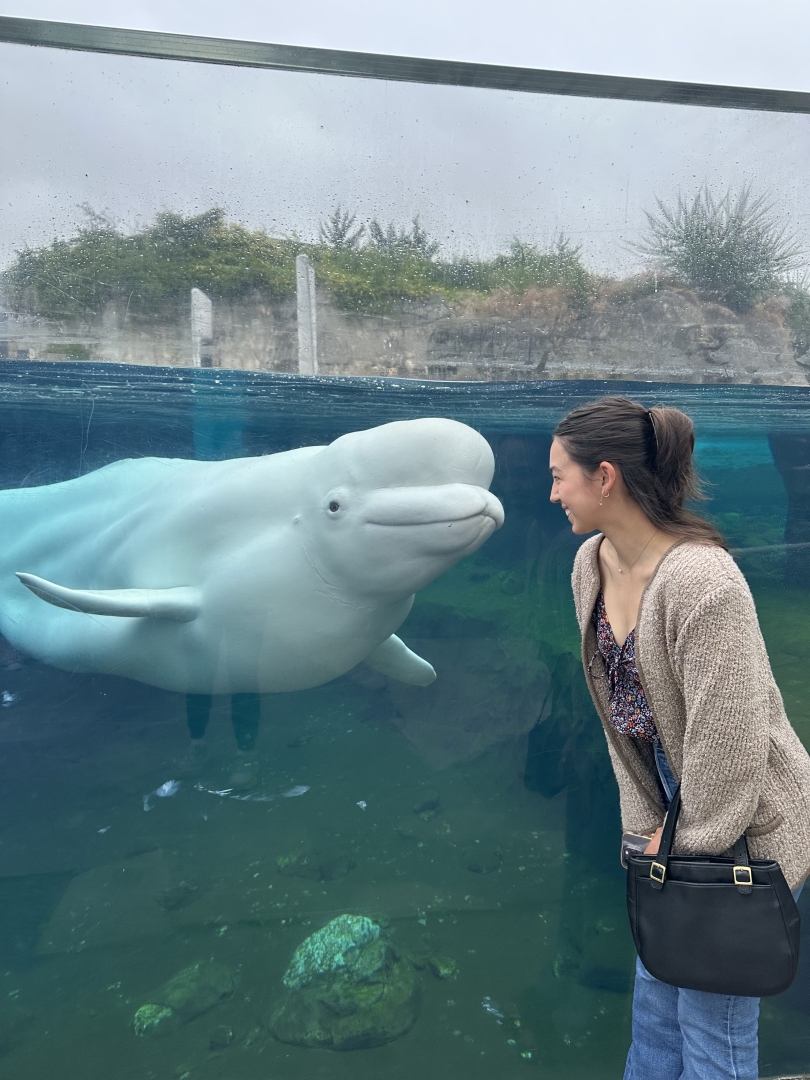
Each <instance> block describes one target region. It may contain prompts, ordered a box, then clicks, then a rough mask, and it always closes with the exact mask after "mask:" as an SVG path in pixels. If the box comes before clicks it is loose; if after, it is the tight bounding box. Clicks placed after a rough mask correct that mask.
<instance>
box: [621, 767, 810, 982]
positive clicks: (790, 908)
mask: <svg viewBox="0 0 810 1080" xmlns="http://www.w3.org/2000/svg"><path fill="white" fill-rule="evenodd" d="M680 809H681V794H680V788H678V789H677V790H676V791H675V795H674V796H673V799H672V802H671V804H670V807H669V812H668V813H667V817H666V821H665V822H664V829H663V833H662V835H661V843H660V846H659V849H658V854H657V855H630V856H628V859H627V910H628V913H629V915H630V927H631V930H632V932H633V940H634V941H635V943H636V949H637V950H638V954H639V956H640V957H641V962H642V964H643V965H644V967H645V968H646V969H647V971H649V973H650V974H651V975H654V976H655V978H656V979H660V980H661V981H662V982H665V983H670V984H671V985H673V986H680V987H683V988H685V989H689V990H708V991H710V992H711V993H713V994H737V995H741V996H743V997H765V996H767V995H769V994H779V993H781V992H782V991H783V990H786V989H787V988H788V987H789V986H790V984H791V983H792V982H793V979H794V977H795V975H796V966H797V964H798V962H799V933H800V929H801V918H800V916H799V911H798V908H797V907H796V901H795V900H794V899H793V896H792V894H791V892H790V889H789V887H788V884H787V882H786V881H785V876H784V874H783V873H782V871H781V869H780V867H779V863H777V862H775V861H774V860H773V859H753V860H752V859H750V858H749V857H748V844H747V842H746V839H745V836H744V835H743V836H741V837H740V839H739V840H738V841H737V843H736V844H735V845H734V858H733V859H729V858H722V857H720V856H716V855H673V854H671V852H672V841H673V837H674V835H675V826H676V825H677V823H678V814H679V813H680Z"/></svg>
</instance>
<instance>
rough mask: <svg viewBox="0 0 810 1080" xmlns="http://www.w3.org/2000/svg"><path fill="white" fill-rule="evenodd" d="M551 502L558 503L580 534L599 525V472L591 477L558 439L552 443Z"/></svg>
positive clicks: (550, 463) (590, 530)
mask: <svg viewBox="0 0 810 1080" xmlns="http://www.w3.org/2000/svg"><path fill="white" fill-rule="evenodd" d="M549 468H550V469H551V501H552V502H553V503H559V504H560V506H561V507H562V508H563V510H564V511H565V516H566V517H567V518H568V520H569V521H570V523H571V529H572V530H573V532H575V533H577V535H579V534H582V533H589V532H593V531H594V530H595V529H598V528H599V523H598V520H597V519H598V518H599V516H600V515H599V499H600V495H601V483H600V478H599V475H598V474H597V476H596V477H589V476H586V474H585V473H584V472H583V471H582V469H581V468H580V467H579V465H577V464H576V462H574V461H572V460H571V458H570V457H569V456H568V453H567V452H566V449H565V447H564V446H563V444H562V443H561V442H560V440H559V439H555V440H554V442H553V443H552V444H551V453H550V454H549Z"/></svg>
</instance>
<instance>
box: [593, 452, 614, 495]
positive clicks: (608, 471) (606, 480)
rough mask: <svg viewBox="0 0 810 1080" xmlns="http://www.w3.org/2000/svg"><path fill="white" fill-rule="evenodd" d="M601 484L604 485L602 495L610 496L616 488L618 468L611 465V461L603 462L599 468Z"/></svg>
mask: <svg viewBox="0 0 810 1080" xmlns="http://www.w3.org/2000/svg"><path fill="white" fill-rule="evenodd" d="M598 476H599V482H600V483H601V485H602V495H603V497H604V496H606V495H610V493H611V491H612V490H613V489H614V487H615V486H616V478H617V476H618V474H617V472H616V468H615V466H614V465H611V464H610V462H609V461H603V462H602V463H601V465H600V466H599V471H598Z"/></svg>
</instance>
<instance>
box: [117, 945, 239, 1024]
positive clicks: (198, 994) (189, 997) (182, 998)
mask: <svg viewBox="0 0 810 1080" xmlns="http://www.w3.org/2000/svg"><path fill="white" fill-rule="evenodd" d="M235 985H236V974H235V973H234V972H233V971H230V970H229V969H228V968H226V967H225V966H224V965H223V964H217V963H214V962H213V961H210V962H208V963H199V964H192V965H191V966H190V967H187V968H183V970H182V971H178V973H177V974H176V975H175V976H173V977H172V978H171V979H169V981H168V982H167V983H165V984H164V985H163V986H162V987H161V988H160V990H158V991H157V992H156V993H155V994H154V996H153V1000H152V1001H150V1002H148V1003H147V1004H145V1005H141V1007H140V1008H139V1009H138V1011H137V1012H136V1013H135V1016H134V1018H133V1021H132V1026H133V1028H134V1029H135V1034H136V1035H140V1036H143V1037H146V1036H157V1035H166V1034H168V1033H169V1032H172V1031H176V1030H177V1028H179V1027H181V1026H182V1025H183V1024H186V1023H188V1021H189V1020H193V1019H194V1018H195V1017H197V1016H200V1015H201V1014H202V1013H204V1012H208V1010H209V1009H212V1008H213V1007H214V1006H215V1005H216V1004H218V1003H219V1002H220V1001H222V1000H223V998H226V997H228V996H229V995H230V994H232V993H233V988H234V986H235Z"/></svg>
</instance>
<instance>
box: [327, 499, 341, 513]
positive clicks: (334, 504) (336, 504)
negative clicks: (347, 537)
mask: <svg viewBox="0 0 810 1080" xmlns="http://www.w3.org/2000/svg"><path fill="white" fill-rule="evenodd" d="M329 509H330V510H331V511H332V513H333V514H336V513H337V512H338V510H339V509H340V503H339V502H335V500H334V499H332V501H331V502H330V503H329Z"/></svg>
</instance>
